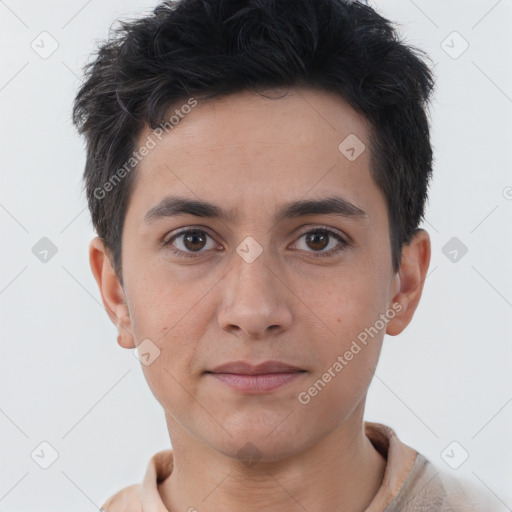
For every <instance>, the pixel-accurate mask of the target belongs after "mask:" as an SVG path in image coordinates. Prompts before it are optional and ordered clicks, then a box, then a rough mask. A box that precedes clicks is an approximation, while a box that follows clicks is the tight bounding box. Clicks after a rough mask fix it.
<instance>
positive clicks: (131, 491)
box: [101, 484, 142, 512]
mask: <svg viewBox="0 0 512 512" xmlns="http://www.w3.org/2000/svg"><path fill="white" fill-rule="evenodd" d="M141 491H142V486H141V484H133V485H129V486H128V487H125V488H124V489H121V490H120V491H118V492H116V493H115V494H114V495H113V496H111V497H110V498H109V499H108V500H107V501H105V503H104V504H103V505H102V506H101V512H142V506H141Z"/></svg>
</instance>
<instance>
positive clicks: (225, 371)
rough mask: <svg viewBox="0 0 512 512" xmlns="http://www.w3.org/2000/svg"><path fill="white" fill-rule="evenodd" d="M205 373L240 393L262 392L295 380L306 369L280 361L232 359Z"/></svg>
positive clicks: (304, 372)
mask: <svg viewBox="0 0 512 512" xmlns="http://www.w3.org/2000/svg"><path fill="white" fill-rule="evenodd" d="M205 373H206V375H208V376H211V377H213V378H214V379H216V380H218V381H220V382H222V383H224V384H226V385H227V386H229V387H230V388H231V389H233V390H234V391H238V392H240V393H242V394H263V393H268V392H270V391H273V390H275V389H277V388H280V387H282V386H284V385H286V384H288V383H290V382H292V381H294V380H296V379H297V378H299V377H301V376H303V375H304V374H306V373H307V371H306V370H303V369H301V368H298V367H297V366H293V365H290V364H287V363H282V362H280V361H265V362H264V363H261V364H258V365H252V364H249V363H247V362H245V361H233V362H230V363H226V364H223V365H220V366H217V367H215V368H214V369H213V370H211V371H206V372H205Z"/></svg>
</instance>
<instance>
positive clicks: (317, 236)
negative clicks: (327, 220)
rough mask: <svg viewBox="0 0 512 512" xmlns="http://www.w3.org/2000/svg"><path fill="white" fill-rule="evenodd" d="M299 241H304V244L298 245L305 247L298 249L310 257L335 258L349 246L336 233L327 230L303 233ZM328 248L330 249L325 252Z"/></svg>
mask: <svg viewBox="0 0 512 512" xmlns="http://www.w3.org/2000/svg"><path fill="white" fill-rule="evenodd" d="M299 240H303V241H304V243H302V244H297V245H299V246H300V245H302V246H303V247H297V248H298V249H301V250H304V251H305V252H307V253H309V254H310V255H312V256H314V257H319V258H321V257H330V256H334V255H335V254H336V253H338V252H339V251H341V250H343V249H344V248H345V247H347V246H348V245H349V243H348V242H347V241H346V240H344V239H343V238H342V236H341V235H339V234H338V233H337V232H336V231H333V230H332V229H327V228H317V229H314V230H311V231H308V232H306V233H303V234H302V235H301V236H300V237H299ZM335 242H337V243H335ZM304 246H305V248H304ZM328 247H330V249H329V250H325V249H326V248H328ZM315 253H317V254H315Z"/></svg>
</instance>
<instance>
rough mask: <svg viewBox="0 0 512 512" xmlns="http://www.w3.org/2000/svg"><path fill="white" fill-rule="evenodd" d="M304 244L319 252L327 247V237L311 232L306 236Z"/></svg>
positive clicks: (323, 234) (320, 233)
mask: <svg viewBox="0 0 512 512" xmlns="http://www.w3.org/2000/svg"><path fill="white" fill-rule="evenodd" d="M306 243H307V244H308V247H311V248H312V249H315V250H316V251H321V250H322V249H325V248H326V247H327V246H328V245H329V235H327V234H325V233H322V232H312V233H307V234H306Z"/></svg>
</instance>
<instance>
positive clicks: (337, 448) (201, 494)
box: [159, 414, 386, 512]
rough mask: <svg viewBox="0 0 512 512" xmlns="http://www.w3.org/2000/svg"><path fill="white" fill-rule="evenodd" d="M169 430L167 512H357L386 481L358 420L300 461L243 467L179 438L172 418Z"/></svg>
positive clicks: (164, 495)
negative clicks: (170, 465) (170, 459)
mask: <svg viewBox="0 0 512 512" xmlns="http://www.w3.org/2000/svg"><path fill="white" fill-rule="evenodd" d="M168 426H169V427H170V429H169V431H170V432H171V431H172V433H173V435H172V444H173V459H174V466H173V471H172V473H171V475H170V476H169V477H168V478H167V479H166V480H165V481H164V482H162V483H161V484H160V485H159V492H160V494H161V496H162V500H163V502H164V504H165V505H166V507H167V508H168V509H169V511H171V512H178V511H189V510H190V511H193V510H194V509H195V510H197V512H214V511H219V510H224V511H238V510H244V511H247V512H253V511H254V512H256V511H258V512H259V511H261V510H262V509H263V510H266V511H269V512H273V511H276V512H277V511H279V512H304V510H307V511H308V512H320V511H325V510H337V511H340V512H362V511H364V510H365V509H366V508H367V506H368V505H369V503H370V502H371V501H372V499H373V497H374V496H375V494H376V493H377V491H378V489H379V487H380V485H381V483H382V479H383V476H384V469H385V465H386V461H385V460H384V458H383V457H382V456H381V455H380V454H379V453H378V452H377V451H376V450H375V448H374V447H373V445H372V444H371V442H370V441H369V439H368V438H367V437H366V435H365V433H364V429H363V422H362V414H361V415H356V416H355V417H352V418H351V419H350V420H348V421H347V422H345V423H344V424H343V425H342V426H341V427H340V428H339V429H337V430H336V431H334V432H332V433H331V434H330V435H329V436H328V437H326V438H324V439H323V440H322V441H321V442H319V443H317V444H315V445H314V446H312V447H310V448H308V449H306V450H305V451H303V452H301V453H299V454H295V455H293V456H290V457H288V458H286V459H283V460H278V461H271V462H258V463H257V464H254V465H249V464H248V465H247V466H245V465H243V464H241V463H240V461H239V460H237V459H234V458H233V457H228V456H226V455H224V454H223V453H220V452H219V451H217V450H214V449H213V448H211V447H210V446H207V445H205V444H204V443H202V442H201V441H199V440H197V439H196V438H193V437H191V436H190V434H188V433H187V435H184V432H183V431H181V432H180V428H179V426H178V425H177V424H176V423H172V420H171V419H170V418H168ZM171 429H172V430H171ZM176 434H178V435H176ZM179 434H183V435H179Z"/></svg>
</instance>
